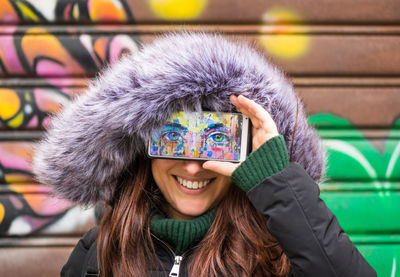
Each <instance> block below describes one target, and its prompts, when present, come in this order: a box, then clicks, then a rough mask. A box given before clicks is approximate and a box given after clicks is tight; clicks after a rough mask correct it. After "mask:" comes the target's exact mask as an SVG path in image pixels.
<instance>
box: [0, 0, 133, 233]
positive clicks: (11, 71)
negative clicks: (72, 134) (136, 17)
mask: <svg viewBox="0 0 400 277" xmlns="http://www.w3.org/2000/svg"><path fill="white" fill-rule="evenodd" d="M0 7H1V9H0V22H2V23H7V24H10V23H14V24H18V23H22V22H24V23H27V22H32V23H39V22H40V23H45V22H48V23H53V22H65V21H68V22H80V23H82V22H97V21H101V22H125V21H126V22H128V21H129V22H132V21H133V16H132V14H131V12H130V9H129V8H128V7H127V4H126V3H125V2H124V1H118V0H100V1H79V0H77V1H24V0H16V1H14V0H13V1H11V0H10V1H5V0H0ZM117 28H118V27H115V28H114V29H113V28H112V27H111V30H109V31H110V32H109V33H112V35H103V34H99V35H93V34H87V33H82V32H77V30H76V28H73V27H70V28H66V29H63V31H62V32H57V31H52V30H50V29H47V28H46V27H44V28H43V27H40V28H39V27H35V26H31V27H24V26H20V27H19V26H12V25H8V26H5V27H4V28H3V34H2V38H1V40H0V76H2V77H10V76H20V77H21V76H26V77H35V78H36V80H38V79H40V80H41V81H40V86H33V85H32V84H30V85H29V84H28V86H26V85H25V86H24V85H20V84H19V83H15V84H13V85H12V86H11V87H8V86H2V87H1V85H0V129H3V130H4V131H6V130H28V129H43V128H45V127H47V126H48V125H49V115H52V114H54V113H57V112H58V111H60V109H61V108H62V106H63V105H65V104H66V103H68V102H69V101H70V99H71V98H73V97H74V96H76V95H78V94H80V93H82V91H83V89H84V88H83V87H84V86H86V85H87V84H86V82H85V84H83V85H82V82H81V83H80V84H79V85H78V86H75V84H74V83H75V81H71V79H73V77H74V76H80V77H89V76H93V75H94V74H96V73H97V72H98V71H99V70H100V69H101V68H103V67H105V66H107V65H108V64H111V63H114V62H115V61H116V60H118V59H119V58H120V57H121V56H122V55H124V54H126V53H130V52H134V51H136V50H137V49H138V42H139V39H138V38H137V37H132V36H131V37H130V36H127V35H124V34H115V32H112V31H113V30H117ZM60 77H65V78H60ZM28 83H29V82H28ZM78 83H79V82H78ZM33 145H34V143H30V142H18V141H14V142H6V141H5V142H1V143H0V191H1V194H0V234H2V235H5V234H7V235H28V234H34V233H38V232H40V233H68V232H79V230H81V232H84V231H85V230H87V228H88V225H93V224H94V211H93V209H89V210H81V209H80V208H79V207H74V206H73V205H72V204H71V203H69V202H66V201H63V200H60V199H56V198H54V197H52V196H51V193H50V188H48V187H46V186H43V185H39V184H36V183H35V182H34V180H33V176H32V174H31V168H30V159H31V156H32V153H33V151H32V147H33ZM84 226H86V227H84Z"/></svg>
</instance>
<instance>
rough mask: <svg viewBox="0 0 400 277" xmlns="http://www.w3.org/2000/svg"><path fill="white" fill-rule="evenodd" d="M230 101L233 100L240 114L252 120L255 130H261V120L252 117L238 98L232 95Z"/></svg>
mask: <svg viewBox="0 0 400 277" xmlns="http://www.w3.org/2000/svg"><path fill="white" fill-rule="evenodd" d="M246 99H247V98H246ZM230 100H231V102H232V104H233V105H235V107H236V110H237V111H238V112H240V113H242V114H244V115H245V116H247V117H248V118H250V120H251V123H252V125H253V126H254V127H255V128H260V127H261V124H260V122H259V120H257V119H256V118H254V117H253V116H252V113H251V112H250V111H249V110H248V109H247V108H246V107H245V106H244V105H242V103H240V102H239V101H238V96H236V95H233V94H232V95H231V96H230Z"/></svg>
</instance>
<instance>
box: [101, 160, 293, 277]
mask: <svg viewBox="0 0 400 277" xmlns="http://www.w3.org/2000/svg"><path fill="white" fill-rule="evenodd" d="M113 199H114V201H113V202H112V203H109V205H110V208H109V209H107V211H106V212H105V215H104V216H103V218H102V220H101V222H100V224H99V233H98V239H97V244H98V253H97V255H98V256H97V258H98V261H99V272H100V276H103V277H109V276H146V275H147V268H148V266H149V262H150V261H156V260H157V257H156V253H155V250H154V245H153V243H152V239H151V234H150V214H149V211H150V210H151V208H150V207H152V206H153V207H154V205H156V206H157V205H162V204H161V203H164V205H165V200H163V198H162V197H161V196H160V192H159V191H158V189H157V188H156V186H155V185H154V181H152V175H151V165H150V160H149V159H147V158H145V157H142V158H141V159H140V158H139V159H137V160H136V161H135V162H134V163H133V166H132V167H131V170H130V171H129V172H127V173H126V174H125V176H122V178H121V182H120V186H119V187H118V189H117V191H116V193H115V197H114V198H113ZM266 222H267V219H266V218H265V217H264V216H263V215H261V214H260V213H259V212H258V211H257V210H256V209H255V208H254V207H253V206H252V204H251V203H250V202H249V200H248V199H247V197H246V195H245V193H244V192H243V191H242V190H241V189H239V188H238V187H237V186H235V185H232V186H231V187H230V189H229V191H228V193H227V195H226V196H225V197H224V199H223V200H222V201H221V203H220V204H219V207H218V209H217V213H216V217H215V219H214V221H213V223H212V225H211V227H210V229H209V231H208V233H207V234H206V235H205V237H204V238H203V240H202V241H201V242H200V243H199V244H198V245H197V246H196V248H195V249H194V251H193V254H192V255H191V256H190V260H189V265H188V272H189V274H190V275H191V276H200V277H209V276H286V275H287V274H288V272H289V267H290V264H289V260H288V258H287V257H286V255H285V254H284V253H283V251H282V249H281V247H280V246H279V244H278V242H277V241H276V239H275V238H274V237H272V235H271V234H270V233H269V232H268V230H267V227H266V226H267V225H266Z"/></svg>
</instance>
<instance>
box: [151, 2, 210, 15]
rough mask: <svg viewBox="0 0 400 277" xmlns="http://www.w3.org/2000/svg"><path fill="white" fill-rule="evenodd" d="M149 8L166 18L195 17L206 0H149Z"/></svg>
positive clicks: (201, 10)
mask: <svg viewBox="0 0 400 277" xmlns="http://www.w3.org/2000/svg"><path fill="white" fill-rule="evenodd" d="M149 2H150V8H151V10H152V11H153V12H154V13H155V14H156V15H157V16H159V17H161V18H163V19H166V20H177V19H193V18H197V17H198V16H199V15H200V14H201V13H202V12H203V10H204V8H205V6H206V4H207V0H150V1H149Z"/></svg>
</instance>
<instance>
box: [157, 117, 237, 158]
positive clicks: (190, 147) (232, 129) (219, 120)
mask: <svg viewBox="0 0 400 277" xmlns="http://www.w3.org/2000/svg"><path fill="white" fill-rule="evenodd" d="M241 124H242V121H241V118H240V117H238V116H237V115H235V114H228V113H211V112H203V113H188V112H186V113H185V112H178V113H176V114H174V115H173V116H172V117H171V118H170V120H169V121H168V122H167V124H166V125H165V126H164V128H163V129H162V130H161V131H160V133H159V134H158V135H157V136H156V138H155V139H154V140H153V143H152V146H151V153H152V154H153V155H160V156H168V157H175V158H203V159H216V160H221V159H225V160H234V161H238V160H239V158H240V156H239V155H240V139H241V138H240V129H241Z"/></svg>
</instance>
